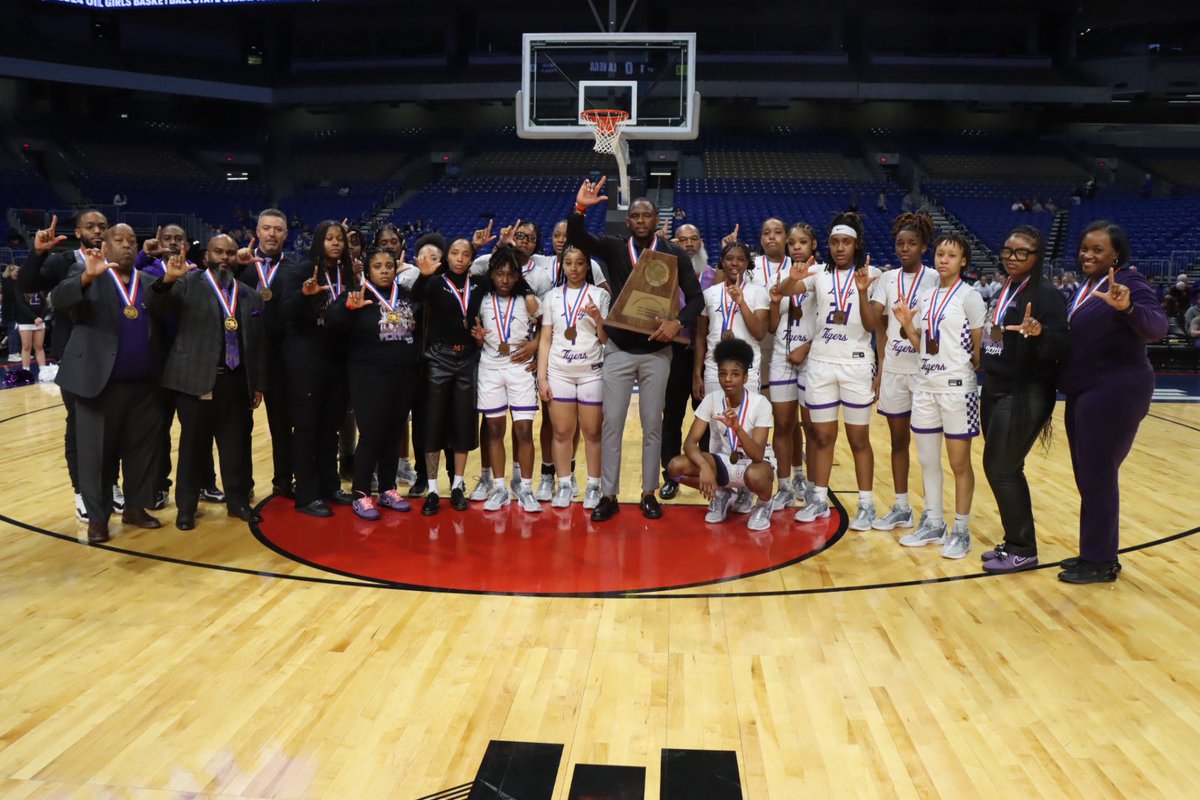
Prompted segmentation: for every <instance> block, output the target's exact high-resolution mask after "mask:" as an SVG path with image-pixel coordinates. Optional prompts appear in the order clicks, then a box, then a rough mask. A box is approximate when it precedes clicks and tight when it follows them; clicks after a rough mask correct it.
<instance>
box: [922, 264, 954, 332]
mask: <svg viewBox="0 0 1200 800" xmlns="http://www.w3.org/2000/svg"><path fill="white" fill-rule="evenodd" d="M960 286H962V278H956V279H955V280H954V285H953V286H951V287H950V289H949V291H947V292H946V297H945V298H944V299H943V300H942V301H941V303H938V293H939V292H941V287H938V288H937V289H934V290H933V299H932V300H931V301H930V302H929V310H928V311H926V312H925V322H926V323H928V325H927V327H926V330H927V331H928V332H929V338H930V339H933V341H935V342H937V341H940V340H941V335H942V334H941V332H940V331H939V330H938V326H939V325H941V324H942V319H943V318H944V317H945V316H946V306H948V305H950V298H952V297H954V295H955V294H957V293H958V289H959V287H960Z"/></svg>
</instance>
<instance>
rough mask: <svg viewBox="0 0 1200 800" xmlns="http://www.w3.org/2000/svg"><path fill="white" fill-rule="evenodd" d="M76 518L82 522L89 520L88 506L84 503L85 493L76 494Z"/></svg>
mask: <svg viewBox="0 0 1200 800" xmlns="http://www.w3.org/2000/svg"><path fill="white" fill-rule="evenodd" d="M75 519H77V520H79V521H80V522H87V521H88V513H87V506H85V505H84V504H83V495H81V494H77V495H75Z"/></svg>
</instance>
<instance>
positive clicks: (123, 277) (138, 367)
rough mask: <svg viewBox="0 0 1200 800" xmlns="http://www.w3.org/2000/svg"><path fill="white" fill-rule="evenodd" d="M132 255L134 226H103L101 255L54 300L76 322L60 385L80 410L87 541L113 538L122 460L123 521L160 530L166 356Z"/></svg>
mask: <svg viewBox="0 0 1200 800" xmlns="http://www.w3.org/2000/svg"><path fill="white" fill-rule="evenodd" d="M52 231H53V225H52V226H51V236H53V232H52ZM136 253H137V237H136V236H135V235H134V233H133V229H132V228H130V227H129V226H128V225H115V226H113V227H112V228H108V229H106V230H105V232H104V235H103V241H102V243H101V246H100V248H99V249H96V248H90V249H88V250H87V251H85V253H84V254H83V255H84V261H83V263H76V264H75V265H74V266H73V267H71V271H70V272H69V273H68V275H67V276H66V278H64V279H63V281H62V282H61V283H59V284H58V285H57V286H56V287H55V288H54V291H53V292H51V294H50V302H51V303H52V304H53V305H54V307H55V308H56V309H58V310H59V311H60V312H62V313H64V314H73V315H74V318H75V327H74V329H73V330H72V332H71V346H70V347H69V348H66V351H65V353H64V355H63V360H62V367H61V369H60V370H59V372H58V375H57V377H56V380H57V382H58V385H59V386H61V387H62V388H63V390H64V394H66V393H70V395H71V397H72V402H74V403H75V404H76V406H75V413H76V414H77V419H76V429H75V431H74V434H75V436H76V439H77V442H78V458H79V461H78V469H79V479H80V490H81V491H82V494H83V502H84V505H85V507H86V508H87V515H88V531H87V535H88V541H89V542H91V543H93V544H97V543H101V542H107V541H108V539H109V535H108V518H109V515H110V514H111V513H112V511H113V494H112V489H111V487H112V486H113V484H114V483H115V482H116V479H117V464H118V461H119V462H120V469H121V472H122V473H123V475H124V478H125V498H126V503H127V504H126V506H125V509H124V510H123V511H122V512H121V521H122V522H123V523H125V524H127V525H133V526H135V527H138V528H146V529H152V528H158V527H161V523H160V522H159V521H158V520H157V519H155V518H154V517H152V516H150V515H149V514H147V513H146V509H147V508H148V507H149V506H150V505H151V503H153V502H154V479H155V469H156V467H157V466H158V446H159V441H160V437H159V428H160V426H161V425H162V416H161V414H159V412H158V408H157V406H156V389H157V387H158V374H159V370H160V369H161V365H162V350H161V348H160V347H159V342H158V335H157V333H156V332H155V326H154V325H153V323H152V322H151V320H150V316H149V314H147V313H146V302H145V293H144V289H145V288H147V287H143V286H142V282H141V281H140V280H139V273H138V271H137V270H135V269H134V268H133V262H134V258H135V256H136ZM109 259H112V260H111V261H110V260H109Z"/></svg>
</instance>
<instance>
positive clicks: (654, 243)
mask: <svg viewBox="0 0 1200 800" xmlns="http://www.w3.org/2000/svg"><path fill="white" fill-rule="evenodd" d="M650 249H651V250H655V251H657V250H658V237H657V236H653V237H651V238H650ZM642 252H643V253H644V252H646V251H645V250H643V251H642ZM638 255H640V254H639V253H638V251H637V248H636V247H634V246H633V237H632V236H630V237H629V264H630V266H632V265H634V264H637V260H638Z"/></svg>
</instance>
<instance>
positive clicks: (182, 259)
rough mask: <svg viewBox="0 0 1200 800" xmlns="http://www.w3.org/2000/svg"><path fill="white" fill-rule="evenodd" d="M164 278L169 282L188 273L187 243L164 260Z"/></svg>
mask: <svg viewBox="0 0 1200 800" xmlns="http://www.w3.org/2000/svg"><path fill="white" fill-rule="evenodd" d="M163 272H164V275H163V280H164V281H166V282H167V283H170V282H172V281H177V280H179V279H180V278H182V277H183V276H184V275H187V274H188V263H187V244H186V243H185V244H184V246H183V249H182V250H180V251H179V252H178V253H174V254H173V255H172V256H171V257H170V258H168V259H167V260H166V261H164V262H163Z"/></svg>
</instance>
